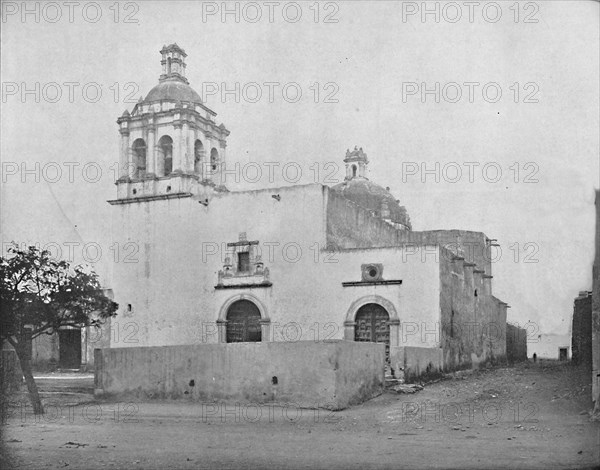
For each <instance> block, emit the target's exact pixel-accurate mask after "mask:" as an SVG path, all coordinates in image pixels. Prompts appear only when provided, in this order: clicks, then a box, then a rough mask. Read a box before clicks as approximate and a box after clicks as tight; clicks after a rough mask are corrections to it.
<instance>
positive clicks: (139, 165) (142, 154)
mask: <svg viewBox="0 0 600 470" xmlns="http://www.w3.org/2000/svg"><path fill="white" fill-rule="evenodd" d="M131 150H132V152H133V166H134V178H143V177H144V175H145V174H146V142H144V139H135V141H134V142H133V145H132V146H131Z"/></svg>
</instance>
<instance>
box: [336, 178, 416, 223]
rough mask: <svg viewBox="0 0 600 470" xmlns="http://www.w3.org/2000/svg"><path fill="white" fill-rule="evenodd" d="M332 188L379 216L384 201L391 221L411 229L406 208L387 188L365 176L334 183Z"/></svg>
mask: <svg viewBox="0 0 600 470" xmlns="http://www.w3.org/2000/svg"><path fill="white" fill-rule="evenodd" d="M332 189H333V190H334V191H336V192H338V193H339V194H341V195H342V196H344V197H345V198H346V199H349V200H350V201H352V202H354V203H355V204H358V205H359V206H361V207H363V208H364V209H368V210H370V211H371V212H374V213H375V214H376V215H377V216H379V217H381V215H382V214H381V211H382V208H383V203H386V204H387V210H388V211H389V218H390V219H391V221H392V222H394V223H397V224H402V225H404V226H406V227H407V228H408V230H412V227H411V224H410V217H409V215H408V212H407V211H406V208H405V207H404V206H401V205H400V204H399V203H398V201H397V200H396V199H395V198H394V196H393V195H392V194H391V193H390V192H389V191H388V190H386V189H385V188H382V187H381V186H379V185H378V184H375V183H372V182H371V181H369V180H368V179H366V178H353V179H351V180H348V181H344V182H343V183H340V184H336V185H335V186H333V188H332Z"/></svg>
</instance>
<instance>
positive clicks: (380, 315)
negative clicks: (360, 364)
mask: <svg viewBox="0 0 600 470" xmlns="http://www.w3.org/2000/svg"><path fill="white" fill-rule="evenodd" d="M355 322H356V326H355V327H354V341H368V342H373V343H385V356H386V358H389V356H390V315H389V314H388V312H387V310H386V309H385V308H383V307H382V306H381V305H379V304H374V303H370V304H365V305H363V306H362V307H360V308H359V309H358V311H357V312H356V319H355Z"/></svg>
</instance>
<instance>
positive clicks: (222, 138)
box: [110, 43, 229, 204]
mask: <svg viewBox="0 0 600 470" xmlns="http://www.w3.org/2000/svg"><path fill="white" fill-rule="evenodd" d="M160 54H161V61H160V63H161V66H162V73H161V75H160V76H159V80H158V84H157V85H156V86H155V87H154V88H152V90H150V92H149V93H148V94H147V95H146V97H145V98H144V99H142V98H140V100H139V101H138V103H137V104H136V105H135V106H134V108H133V110H132V111H131V113H130V112H129V111H127V110H125V112H124V113H123V114H122V115H121V117H120V118H119V119H118V120H117V124H118V125H119V133H120V135H121V138H120V139H121V142H120V157H119V178H118V180H117V182H116V185H117V199H116V200H115V201H110V202H111V204H125V203H128V202H138V201H141V200H156V199H169V198H174V197H191V196H197V197H199V198H201V200H202V201H206V200H207V199H210V197H211V196H212V194H213V193H214V191H220V190H226V188H225V187H224V186H223V179H222V170H223V169H224V166H225V162H226V148H227V137H228V136H229V131H228V130H227V128H226V127H225V126H224V125H223V124H219V125H217V123H216V122H215V117H216V116H217V113H215V112H214V111H213V110H212V109H210V108H208V107H207V106H206V105H205V104H204V103H203V102H202V99H201V97H200V95H199V94H198V93H197V92H196V91H195V90H194V89H193V88H192V87H191V86H190V85H189V82H188V80H187V78H186V76H185V74H186V63H185V59H186V57H187V54H186V53H185V51H184V50H183V49H182V48H181V47H179V46H178V45H177V44H176V43H173V44H171V45H169V46H163V48H162V49H161V50H160Z"/></svg>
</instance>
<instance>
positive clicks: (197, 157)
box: [194, 140, 204, 175]
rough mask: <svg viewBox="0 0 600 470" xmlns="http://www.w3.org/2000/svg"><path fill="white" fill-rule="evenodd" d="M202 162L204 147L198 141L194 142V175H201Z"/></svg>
mask: <svg viewBox="0 0 600 470" xmlns="http://www.w3.org/2000/svg"><path fill="white" fill-rule="evenodd" d="M203 160H204V145H202V142H200V140H196V143H195V144H194V173H196V174H197V175H199V174H201V173H202V161H203Z"/></svg>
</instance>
